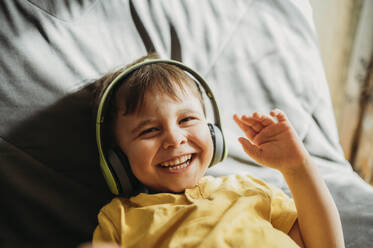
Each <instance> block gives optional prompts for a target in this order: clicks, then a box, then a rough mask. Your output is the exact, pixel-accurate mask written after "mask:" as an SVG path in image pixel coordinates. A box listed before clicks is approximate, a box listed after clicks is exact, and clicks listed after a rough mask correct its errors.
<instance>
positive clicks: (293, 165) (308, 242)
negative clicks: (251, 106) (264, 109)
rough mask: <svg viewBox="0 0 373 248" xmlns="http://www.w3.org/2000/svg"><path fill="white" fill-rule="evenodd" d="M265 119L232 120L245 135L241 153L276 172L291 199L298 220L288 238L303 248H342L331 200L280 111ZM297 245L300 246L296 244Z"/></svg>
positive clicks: (307, 154)
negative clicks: (281, 178)
mask: <svg viewBox="0 0 373 248" xmlns="http://www.w3.org/2000/svg"><path fill="white" fill-rule="evenodd" d="M270 115H271V116H273V117H275V118H276V119H277V122H276V121H274V120H273V119H271V118H270V117H268V116H265V115H261V114H258V113H254V114H253V115H252V116H245V115H244V116H241V117H238V116H237V115H234V120H235V121H236V123H237V124H238V125H239V126H240V128H241V129H242V130H243V131H244V132H245V134H246V136H247V138H248V139H246V138H243V137H241V138H239V141H240V143H241V144H242V147H243V149H244V150H245V152H246V153H247V154H248V155H249V156H250V157H252V158H253V159H255V160H256V161H257V162H258V163H260V164H262V165H264V166H267V167H271V168H274V169H277V170H279V171H280V172H281V173H282V175H283V176H284V178H285V180H286V182H287V184H288V186H289V189H290V191H291V193H292V196H293V198H294V202H295V205H296V208H297V213H298V220H297V222H298V223H296V225H295V226H294V228H293V229H292V231H291V232H290V234H289V235H290V236H291V237H292V236H296V235H294V234H296V233H297V225H299V231H300V234H301V237H300V240H299V239H298V240H297V239H296V238H294V237H292V238H294V240H295V241H296V242H300V241H301V240H302V239H303V241H304V244H305V247H307V248H312V247H317V248H321V247H328V248H330V247H344V240H343V232H342V225H341V222H340V218H339V214H338V210H337V208H336V206H335V203H334V201H333V198H332V196H331V194H330V192H329V190H328V188H327V187H326V184H325V182H324V181H323V180H322V178H321V176H320V175H319V173H318V171H317V168H316V166H315V165H314V164H313V162H312V160H311V157H310V155H309V153H308V152H307V151H306V149H305V147H304V146H303V144H302V142H301V141H300V140H299V138H298V137H297V135H296V133H295V131H294V130H293V128H292V126H291V124H290V122H289V121H288V119H287V117H286V116H285V114H284V113H282V112H281V111H280V110H273V111H271V112H270ZM300 243H301V242H300Z"/></svg>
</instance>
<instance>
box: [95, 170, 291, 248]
mask: <svg viewBox="0 0 373 248" xmlns="http://www.w3.org/2000/svg"><path fill="white" fill-rule="evenodd" d="M296 218H297V214H296V210H295V205H294V202H293V200H291V199H290V198H289V197H288V196H287V195H286V194H285V193H283V192H282V191H281V190H280V189H277V188H275V187H273V186H270V185H268V184H266V183H265V182H263V181H261V180H259V179H256V178H253V177H251V176H249V175H231V176H224V177H217V178H215V177H211V176H206V177H203V178H202V179H201V181H200V183H199V184H198V185H197V186H195V187H194V188H191V189H186V190H185V192H184V193H182V194H173V193H159V194H143V193H142V194H139V195H137V196H135V197H131V198H129V199H126V198H115V199H113V200H112V202H111V203H109V204H107V205H106V206H105V207H103V208H102V209H101V211H100V213H99V215H98V221H99V225H98V226H97V228H96V230H95V232H94V234H93V244H97V243H99V242H113V243H116V244H119V245H120V246H121V247H157V248H158V247H214V248H215V247H255V248H260V247H266V248H269V247H286V248H291V247H298V246H297V245H296V243H295V242H294V241H293V240H292V239H291V238H290V237H289V236H288V235H287V233H288V232H289V231H290V229H291V227H292V226H293V224H294V222H295V220H296Z"/></svg>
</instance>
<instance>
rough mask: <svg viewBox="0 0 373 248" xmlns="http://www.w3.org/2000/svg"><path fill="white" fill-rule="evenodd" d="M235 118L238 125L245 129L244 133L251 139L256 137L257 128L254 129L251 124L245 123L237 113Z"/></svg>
mask: <svg viewBox="0 0 373 248" xmlns="http://www.w3.org/2000/svg"><path fill="white" fill-rule="evenodd" d="M233 120H234V121H235V122H236V123H237V125H238V126H239V127H240V128H241V130H242V131H244V133H245V134H246V136H247V137H248V138H249V139H252V138H254V137H255V135H256V132H255V130H254V129H252V128H251V127H250V126H248V125H245V124H244V123H243V122H242V121H241V120H240V118H239V117H238V116H237V115H236V114H235V115H233Z"/></svg>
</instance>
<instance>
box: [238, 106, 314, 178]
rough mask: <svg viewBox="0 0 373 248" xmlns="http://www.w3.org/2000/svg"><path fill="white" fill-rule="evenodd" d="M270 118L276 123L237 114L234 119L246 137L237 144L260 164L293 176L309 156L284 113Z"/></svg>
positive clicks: (262, 116)
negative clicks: (291, 173)
mask: <svg viewBox="0 0 373 248" xmlns="http://www.w3.org/2000/svg"><path fill="white" fill-rule="evenodd" d="M270 115H271V116H273V117H275V118H276V119H277V121H275V120H273V119H272V118H270V117H269V116H266V115H261V114H258V113H256V112H255V113H254V114H253V115H252V116H247V115H243V116H241V117H239V116H238V115H237V114H235V115H234V116H233V119H234V120H235V122H236V123H237V124H238V126H239V127H240V128H241V129H242V131H244V133H245V134H246V137H247V139H246V138H243V137H240V138H239V139H238V140H239V142H240V143H241V144H242V147H243V149H244V150H245V152H246V153H247V154H248V155H249V156H250V157H252V158H253V159H255V160H256V161H257V162H258V163H260V164H262V165H264V166H267V167H271V168H274V169H278V170H279V171H281V172H282V173H287V172H292V171H293V170H296V169H297V168H299V166H301V165H302V164H303V163H305V162H306V160H307V159H308V156H309V155H308V152H307V151H306V149H305V148H304V146H303V143H302V142H301V141H300V140H299V138H298V136H297V134H296V133H295V131H294V129H293V127H292V126H291V124H290V122H289V120H288V119H287V117H286V115H285V114H284V113H283V112H282V111H280V110H278V109H276V110H272V111H271V112H270Z"/></svg>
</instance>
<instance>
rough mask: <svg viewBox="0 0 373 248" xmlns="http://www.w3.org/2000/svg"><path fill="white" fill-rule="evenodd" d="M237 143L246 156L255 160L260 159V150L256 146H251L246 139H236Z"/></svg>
mask: <svg viewBox="0 0 373 248" xmlns="http://www.w3.org/2000/svg"><path fill="white" fill-rule="evenodd" d="M238 141H239V142H240V143H241V145H242V147H243V149H244V151H245V152H246V153H247V155H249V156H250V157H252V158H253V159H255V160H257V159H258V158H260V153H261V150H260V149H259V148H258V147H257V146H256V145H254V144H252V143H251V142H250V141H249V140H248V139H245V138H243V137H240V138H238Z"/></svg>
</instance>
